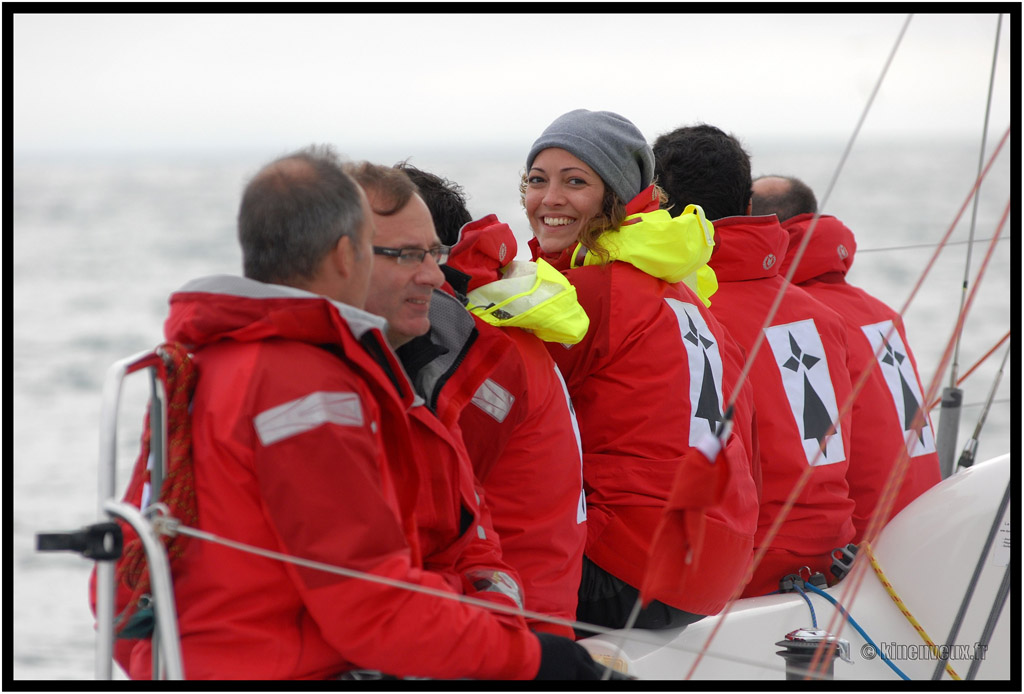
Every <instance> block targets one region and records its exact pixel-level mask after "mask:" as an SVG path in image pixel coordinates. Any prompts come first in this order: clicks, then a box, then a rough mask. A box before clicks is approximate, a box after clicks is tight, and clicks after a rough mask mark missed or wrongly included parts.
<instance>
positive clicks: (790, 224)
mask: <svg viewBox="0 0 1024 694" xmlns="http://www.w3.org/2000/svg"><path fill="white" fill-rule="evenodd" d="M753 190H754V195H753V207H754V210H755V211H757V210H760V212H759V213H760V214H772V213H774V214H775V215H776V216H778V218H779V220H780V221H781V222H782V228H783V229H785V230H786V231H787V232H788V234H789V248H788V251H787V252H786V257H785V260H784V261H783V262H782V266H781V268H780V269H779V273H780V274H781V275H786V274H788V272H789V268H790V265H791V264H792V263H793V259H794V256H795V255H796V251H797V249H798V248H799V247H800V244H801V243H803V240H804V238H805V237H806V236H807V235H808V234H810V239H809V240H808V243H807V248H806V250H805V252H804V255H803V257H802V258H801V260H800V264H799V266H798V267H797V268H796V270H795V272H794V274H793V277H792V280H791V281H792V282H793V284H796V285H797V286H799V287H800V288H801V289H803V290H804V291H806V292H807V293H808V294H810V295H811V296H813V297H814V298H815V299H817V300H818V301H820V302H821V303H823V304H825V305H826V306H829V307H831V308H832V309H834V310H835V311H836V312H837V313H838V314H839V315H840V316H842V318H843V321H844V323H845V324H846V336H847V340H848V342H849V347H850V353H849V360H848V365H849V368H850V376H851V378H852V380H853V383H854V384H857V383H859V382H860V381H861V380H862V379H866V380H864V384H863V386H861V390H860V393H859V394H858V396H857V399H856V400H855V401H854V404H853V436H852V439H851V443H850V446H851V450H850V467H849V469H848V470H847V473H846V479H847V481H848V482H849V484H850V497H851V498H852V499H853V500H854V502H855V503H856V504H857V505H856V508H854V511H853V524H854V526H855V528H856V534H855V535H854V539H853V541H854V542H860V541H861V540H863V539H865V537H866V533H867V530H868V527H869V525H870V524H871V521H872V518H873V517H874V516H875V514H876V512H878V511H879V505H880V504H879V502H880V501H881V499H882V498H883V496H884V492H885V490H886V488H887V486H889V485H898V486H897V487H896V490H897V491H896V493H895V496H894V497H891V502H890V503H891V505H890V506H889V508H888V509H885V512H884V513H882V514H881V516H880V518H879V520H878V521H877V522H876V524H875V528H874V533H872V537H869V538H868V539H873V536H874V535H875V534H877V532H878V531H879V530H881V528H882V525H883V524H884V523H886V522H888V521H889V519H890V518H892V517H893V516H895V515H896V514H897V513H899V511H900V510H901V509H903V507H905V506H906V505H907V504H909V503H910V502H911V501H913V500H914V499H916V498H917V497H918V496H920V495H921V494H922V493H923V492H924V491H925V490H927V489H929V488H930V487H932V486H933V485H935V484H938V482H939V481H940V480H941V479H942V474H941V472H940V470H939V456H938V453H937V452H936V450H935V434H934V431H933V430H932V427H931V424H930V422H929V420H928V413H927V412H925V411H923V410H922V404H923V402H924V398H923V396H922V393H923V389H922V388H921V379H920V377H919V376H918V373H917V364H916V361H915V360H914V355H913V353H912V352H911V351H910V343H909V342H908V341H907V334H906V328H905V326H904V325H903V320H902V318H901V317H900V315H899V314H898V313H897V312H896V311H894V310H893V309H891V308H890V307H889V306H888V305H886V304H885V303H883V302H882V301H880V300H878V299H876V298H875V297H873V296H871V295H870V294H869V293H868V292H866V291H865V290H863V289H861V288H859V287H855V286H853V285H851V284H849V283H848V282H847V281H846V273H847V271H848V270H849V269H850V267H851V266H852V265H853V257H854V254H855V253H856V250H857V242H856V240H855V239H854V236H853V232H852V231H850V230H849V229H848V228H847V227H846V225H845V224H843V223H842V222H841V221H840V220H838V219H836V218H835V217H833V216H832V215H819V216H817V221H815V213H816V212H817V211H818V205H817V201H816V200H815V198H814V193H813V191H811V189H810V188H809V187H808V186H807V185H805V184H804V183H803V182H802V181H800V180H799V179H797V178H792V177H784V176H764V177H761V178H758V179H756V180H755V181H754V185H753ZM812 224H813V225H814V229H813V231H811V225H812ZM865 372H869V373H867V374H866V376H865ZM918 417H920V420H921V421H919V422H915V419H917V418H918ZM908 461H909V462H908ZM897 468H898V470H897ZM894 472H898V473H900V477H901V478H900V479H899V480H895V479H894V480H890V477H893V474H894Z"/></svg>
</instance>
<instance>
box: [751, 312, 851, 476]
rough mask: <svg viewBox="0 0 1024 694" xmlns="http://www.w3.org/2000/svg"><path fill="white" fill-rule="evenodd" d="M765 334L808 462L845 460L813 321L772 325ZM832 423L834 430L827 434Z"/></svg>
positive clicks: (822, 350) (833, 394)
mask: <svg viewBox="0 0 1024 694" xmlns="http://www.w3.org/2000/svg"><path fill="white" fill-rule="evenodd" d="M764 333H765V338H767V340H768V344H769V345H771V348H772V352H773V353H774V355H775V363H776V365H777V366H778V367H779V375H780V376H781V377H782V385H783V387H784V388H785V390H786V398H787V399H788V400H789V407H790V409H791V410H792V412H793V419H794V420H796V426H797V429H798V430H799V431H800V438H801V439H802V442H803V447H804V453H805V454H806V456H807V463H808V464H810V465H831V464H833V463H838V462H841V461H843V460H846V451H845V450H844V446H843V437H842V429H841V427H840V425H839V421H838V420H839V408H838V406H837V405H836V391H835V388H834V387H833V385H832V376H831V374H829V370H828V360H827V359H826V357H825V348H824V347H823V346H822V344H821V336H820V335H819V334H818V329H817V327H815V325H814V320H813V319H810V318H809V319H807V320H802V321H796V322H795V323H786V324H784V325H773V326H772V327H770V328H765V331H764ZM833 425H834V426H835V431H834V432H833V433H831V434H829V430H830V429H831V428H832V426H833Z"/></svg>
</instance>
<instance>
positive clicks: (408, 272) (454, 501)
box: [346, 162, 583, 656]
mask: <svg viewBox="0 0 1024 694" xmlns="http://www.w3.org/2000/svg"><path fill="white" fill-rule="evenodd" d="M346 171H347V172H348V173H349V174H350V175H351V176H352V177H353V178H354V179H355V180H356V181H357V182H358V183H359V184H360V185H361V186H362V188H363V190H364V192H365V193H366V197H367V199H368V201H369V203H370V209H371V211H372V213H373V220H374V226H375V229H376V231H375V233H374V237H373V249H374V254H375V256H376V257H375V260H374V266H373V270H372V272H371V274H370V293H369V296H368V298H367V302H366V307H367V310H369V311H370V312H372V313H376V314H377V315H380V316H382V317H384V318H385V319H387V322H388V327H387V329H386V331H385V333H386V335H387V336H388V340H389V342H390V344H391V346H392V348H393V349H395V351H396V353H397V354H398V356H399V358H400V360H401V361H402V363H403V366H404V367H405V369H406V371H407V372H408V374H409V376H410V378H411V380H412V382H413V384H414V386H415V388H416V391H417V393H419V394H420V396H421V397H423V399H424V401H425V403H424V405H422V406H419V407H413V408H411V409H410V420H411V421H412V422H413V424H414V434H418V438H417V440H416V446H417V452H418V453H420V454H421V455H419V456H418V459H419V460H420V461H421V462H422V463H423V464H422V465H421V466H420V467H421V469H420V477H421V479H420V485H419V495H418V497H417V502H416V518H417V522H418V523H419V526H420V543H421V549H422V552H423V561H424V566H425V567H427V568H429V569H431V570H433V571H436V572H438V573H442V574H443V575H446V576H448V577H449V578H450V580H451V581H452V583H453V585H454V586H455V587H456V588H458V587H459V586H460V585H461V587H462V589H463V590H464V591H465V592H466V594H468V595H472V596H473V597H478V598H482V599H485V600H491V601H495V602H504V603H505V604H514V605H516V606H518V607H520V608H521V607H523V595H522V589H521V587H520V586H521V579H520V576H519V574H518V573H517V572H516V571H515V570H514V569H512V568H510V567H509V566H508V565H507V564H506V563H505V562H504V560H503V559H502V557H501V547H500V544H499V541H498V537H497V534H496V533H495V532H494V529H493V526H492V523H491V518H490V515H489V511H488V509H487V506H486V500H484V502H483V503H479V510H480V513H481V517H480V518H479V519H478V520H477V521H476V522H474V523H472V524H467V508H468V509H472V508H473V506H474V503H476V502H477V501H478V500H479V499H480V498H481V497H482V488H481V486H480V485H479V483H478V481H477V479H476V477H475V475H474V471H473V467H472V464H471V462H470V459H469V455H468V453H467V451H466V448H465V445H464V442H463V440H462V437H461V434H460V433H459V427H458V425H457V416H458V414H459V412H460V411H461V409H462V406H463V405H465V404H466V402H465V400H468V398H464V397H463V396H466V395H467V394H468V395H469V396H472V394H473V393H474V392H475V391H476V389H477V388H478V387H479V385H480V384H481V383H482V382H483V380H484V379H485V378H486V376H487V375H488V374H489V373H490V372H491V370H492V369H493V368H494V366H495V365H496V364H497V363H498V362H500V361H501V360H502V359H503V358H505V357H506V356H507V355H508V354H509V352H510V351H511V349H512V348H513V347H512V345H511V343H510V342H508V341H506V340H501V341H486V340H485V341H480V340H478V339H477V338H478V330H477V328H476V327H475V319H474V318H473V316H472V315H471V314H470V313H469V312H468V311H466V309H465V308H464V307H463V305H462V303H461V302H460V301H459V300H458V299H456V298H455V297H454V296H452V295H450V294H447V293H445V292H441V291H434V290H436V289H439V288H440V287H441V286H442V284H443V283H444V281H445V275H444V274H443V273H442V271H441V269H440V263H442V262H444V261H446V260H447V256H448V250H449V249H448V246H445V245H443V244H441V242H440V240H439V239H438V237H437V233H436V231H435V229H434V224H433V220H432V218H431V213H430V210H429V208H428V207H427V205H426V203H425V202H424V201H423V199H422V198H421V197H420V195H419V193H418V191H417V188H416V186H415V184H414V183H413V182H412V181H411V179H410V178H409V177H408V176H407V175H406V174H405V173H404V172H402V171H400V170H398V169H395V168H392V167H384V166H379V165H376V164H370V163H368V162H361V163H358V164H349V165H347V166H346ZM432 323H435V324H436V326H435V328H436V329H435V330H433V331H432V330H431V327H432ZM477 343H479V344H477ZM475 344H477V347H474V345H475ZM480 345H483V346H480ZM471 347H473V348H474V349H475V350H476V349H479V350H480V351H474V352H473V357H472V358H471V359H469V360H468V361H467V358H466V355H467V352H469V350H470V348H471ZM566 424H567V425H568V419H567V421H566ZM531 626H533V624H532V623H531ZM570 633H571V632H570ZM540 638H541V642H542V643H545V641H550V642H551V643H560V640H559V639H557V638H554V637H551V635H550V634H544V635H543V636H541V637H540ZM563 645H564V644H563ZM576 656H583V654H582V653H579V652H576Z"/></svg>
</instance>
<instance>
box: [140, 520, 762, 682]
mask: <svg viewBox="0 0 1024 694" xmlns="http://www.w3.org/2000/svg"><path fill="white" fill-rule="evenodd" d="M153 529H154V531H155V532H157V533H163V534H170V535H173V534H174V533H181V534H182V535H188V536H190V537H194V538H197V539H199V540H203V541H206V542H213V543H215V544H219V545H223V546H225V547H231V548H232V549H236V550H238V551H240V552H246V553H249V554H254V555H257V556H261V557H265V558H267V559H274V560H278V561H283V562H287V563H289V564H295V565H297V566H303V567H305V568H307V569H313V570H316V571H324V572H327V573H332V574H337V575H340V576H346V577H349V578H356V579H363V580H367V581H370V582H373V583H381V584H384V585H387V586H391V587H394V588H400V589H403V590H410V591H413V592H418V593H425V594H428V595H433V596H436V597H440V598H444V599H445V600H454V601H455V602H463V603H466V604H469V605H475V606H477V607H482V608H484V609H486V610H490V611H493V612H503V613H505V614H514V615H521V616H523V617H529V618H531V619H536V620H538V621H544V622H549V623H551V624H561V625H564V626H569V627H579V628H580V629H581V630H586V631H591V632H594V633H599V634H602V635H605V636H608V635H614V634H615V633H616V631H617V630H615V629H608V628H606V627H602V626H597V625H596V624H588V623H586V622H574V621H570V620H567V619H560V618H558V617H553V616H551V615H547V614H542V613H540V612H531V611H530V610H524V609H520V608H516V607H510V606H507V605H502V604H500V603H494V602H488V601H486V600H480V599H478V598H473V597H470V596H468V595H459V594H456V593H451V592H446V591H442V590H437V589H435V588H429V587H426V586H421V585H416V584H413V583H406V582H404V581H399V580H396V579H392V578H386V577H384V576H378V575H376V574H371V573H366V572H363V571H356V570H354V569H346V568H343V567H340V566H333V565H331V564H325V563H323V562H318V561H312V560H309V559H302V558H301V557H293V556H290V555H287V554H282V553H281V552H274V551H272V550H268V549H263V548H261V547H254V546H253V545H247V544H245V543H243V542H237V541H235V540H229V539H227V538H224V537H220V536H218V535H214V534H213V533H208V532H206V531H203V530H199V529H198V528H192V527H189V526H187V525H181V524H180V522H179V521H178V520H177V519H175V518H169V517H166V516H161V517H158V518H156V519H154V521H153ZM630 638H631V639H632V640H634V641H640V642H642V643H648V644H651V645H655V646H664V647H668V648H672V649H674V650H677V651H680V652H683V653H697V651H696V650H695V649H693V648H689V647H685V646H678V645H673V644H666V643H665V642H664V639H658V638H656V637H649V636H647V635H646V634H644V633H643V631H642V630H641V631H640V632H638V633H635V634H631V635H630ZM709 655H711V656H712V657H715V658H720V659H722V660H729V661H730V662H736V663H741V664H744V665H751V666H756V667H760V668H766V669H772V668H771V667H769V666H766V665H765V663H763V662H760V661H756V660H752V659H750V658H743V657H742V656H736V655H735V654H732V653H728V654H726V653H717V652H712V653H710V654H709ZM777 669H779V671H782V666H781V665H780V666H778V668H777Z"/></svg>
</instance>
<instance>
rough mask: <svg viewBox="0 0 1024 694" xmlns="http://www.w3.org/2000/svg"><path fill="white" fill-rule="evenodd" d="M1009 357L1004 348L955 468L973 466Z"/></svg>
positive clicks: (1007, 350) (1008, 352) (1008, 351)
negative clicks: (979, 438)
mask: <svg viewBox="0 0 1024 694" xmlns="http://www.w3.org/2000/svg"><path fill="white" fill-rule="evenodd" d="M1009 356H1010V348H1009V346H1008V347H1007V348H1006V352H1004V353H1003V361H1002V363H1001V364H1000V365H999V371H998V373H996V377H995V380H994V381H992V389H991V390H990V391H989V393H988V399H987V400H986V401H985V406H984V407H982V408H981V415H980V416H979V417H978V424H977V426H975V427H974V433H973V434H971V438H969V439H967V445H965V446H964V450H963V453H961V454H960V460H959V461H958V462H957V467H958V468H961V467H971V466H972V465H974V456H975V454H976V453H977V452H978V437H980V436H981V428H982V427H983V426H985V419H986V418H987V417H988V413H989V410H990V409H991V408H992V403H993V402H994V401H995V397H996V390H998V388H999V382H1000V381H1001V380H1002V379H1003V369H1005V368H1006V360H1007V358H1008V357H1009Z"/></svg>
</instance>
